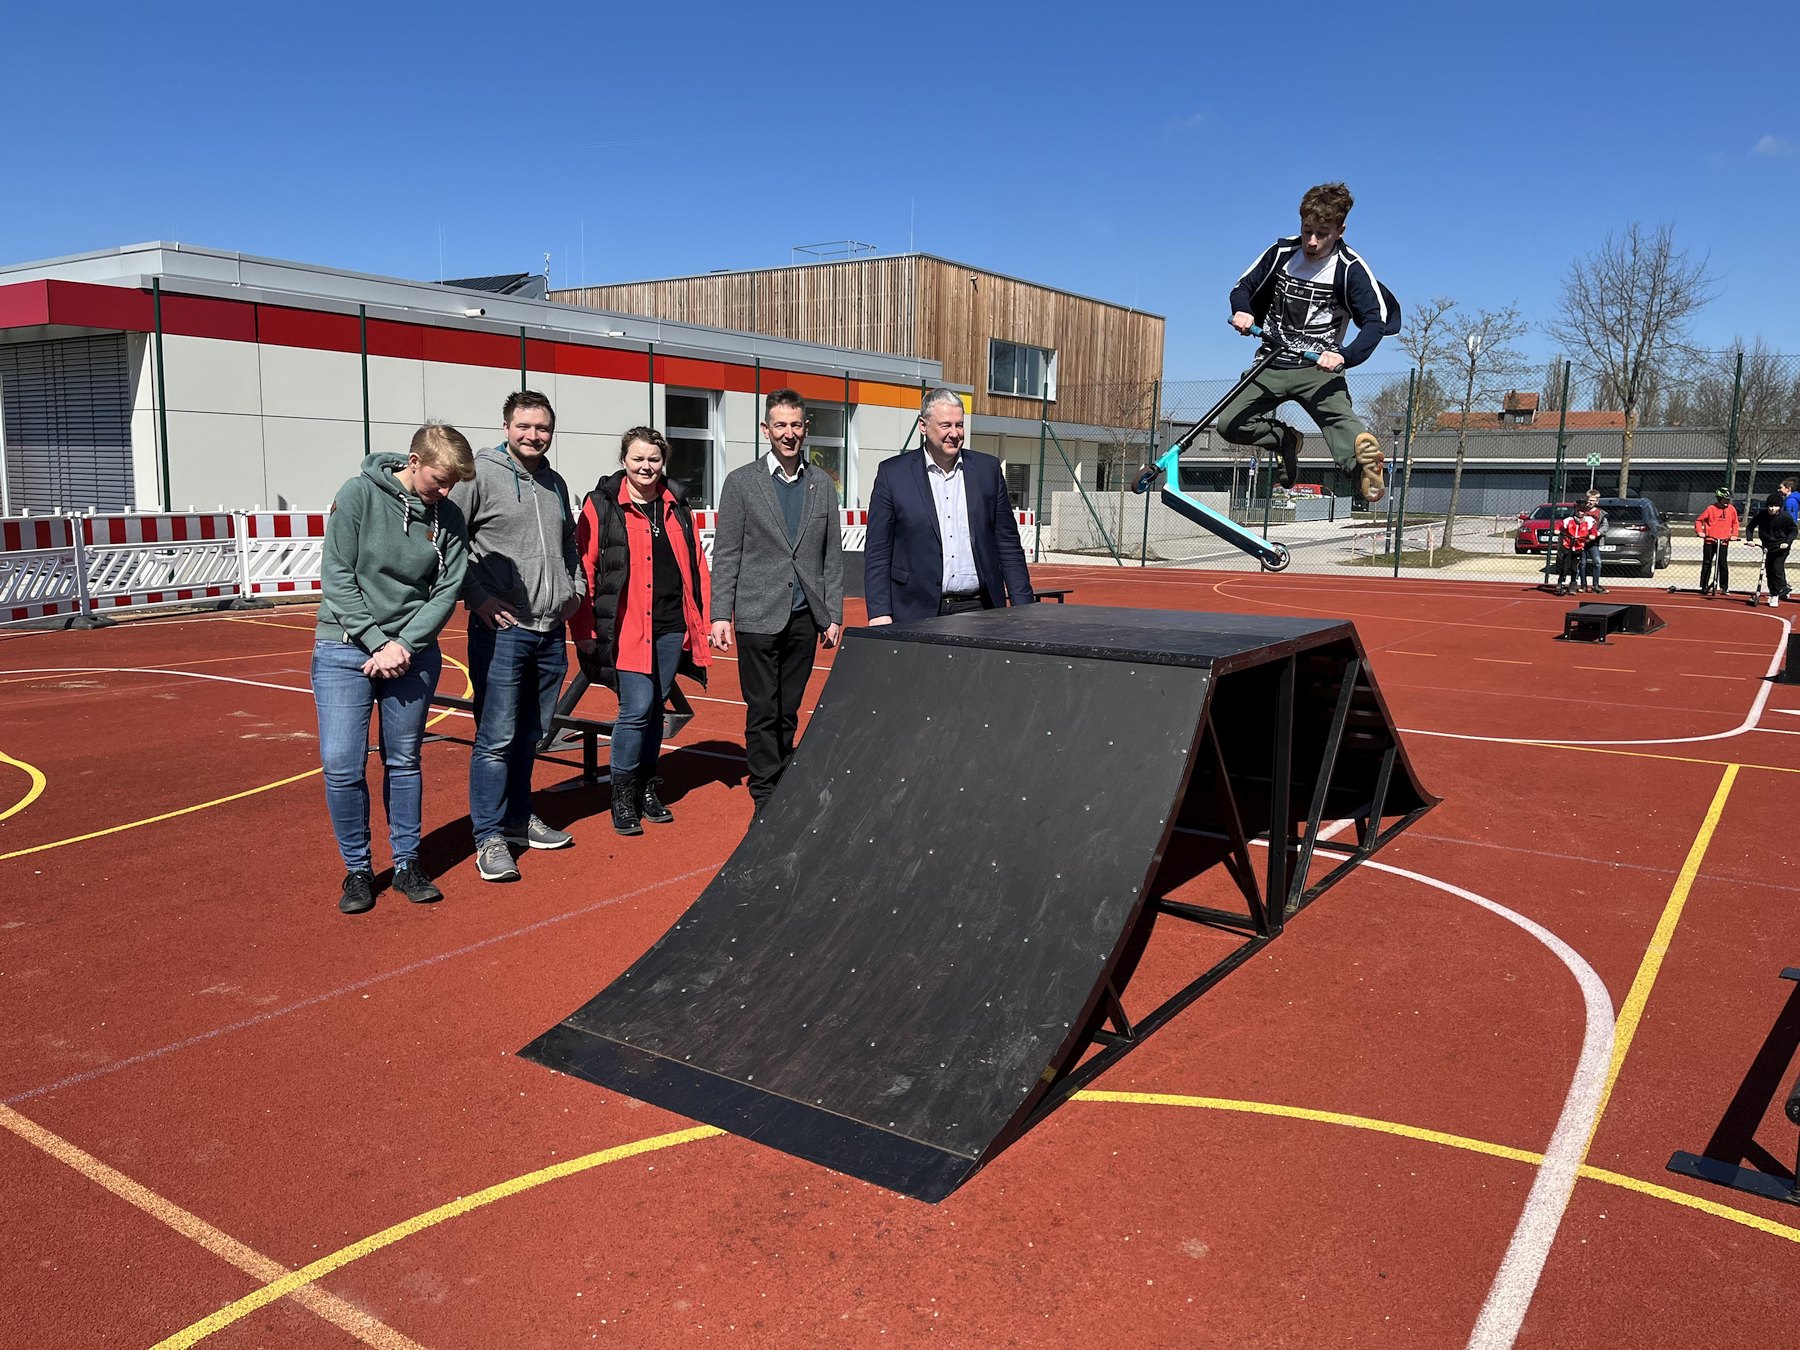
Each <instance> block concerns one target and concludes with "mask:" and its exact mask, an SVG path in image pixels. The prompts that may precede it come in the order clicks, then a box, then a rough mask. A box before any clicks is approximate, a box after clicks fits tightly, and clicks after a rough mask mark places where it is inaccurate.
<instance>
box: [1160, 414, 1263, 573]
mask: <svg viewBox="0 0 1800 1350" xmlns="http://www.w3.org/2000/svg"><path fill="white" fill-rule="evenodd" d="M1180 464H1181V447H1180V446H1179V445H1171V446H1170V447H1169V448H1168V449H1167V450H1165V451H1163V453H1162V454H1161V455H1160V456H1159V457H1158V458H1157V461H1156V467H1157V469H1158V471H1159V472H1161V473H1162V475H1163V486H1162V503H1163V505H1164V506H1166V507H1168V508H1169V509H1170V510H1171V511H1174V512H1175V513H1176V514H1178V515H1180V516H1182V517H1184V518H1186V519H1188V520H1191V521H1193V522H1194V524H1196V525H1198V526H1199V527H1200V528H1201V529H1203V530H1209V531H1211V532H1212V533H1213V534H1215V535H1217V536H1218V537H1219V538H1220V539H1223V540H1224V541H1225V542H1226V543H1228V544H1230V545H1231V546H1232V547H1234V548H1239V549H1242V550H1243V551H1244V552H1245V553H1248V554H1249V555H1250V556H1251V557H1252V558H1255V559H1256V560H1257V561H1258V562H1260V563H1261V564H1262V565H1263V567H1264V568H1265V569H1266V570H1268V571H1270V572H1279V571H1281V570H1282V569H1283V568H1284V567H1286V566H1287V565H1288V563H1290V562H1291V561H1293V559H1292V557H1291V555H1290V554H1289V553H1288V550H1287V547H1286V545H1283V544H1277V543H1272V542H1271V541H1269V540H1267V539H1264V538H1263V537H1262V536H1261V535H1260V534H1253V533H1251V532H1250V531H1249V530H1246V529H1245V528H1244V527H1243V526H1242V525H1240V524H1238V523H1237V522H1236V521H1235V520H1233V519H1231V517H1229V516H1222V515H1220V514H1219V513H1218V512H1217V511H1215V510H1213V509H1212V508H1211V507H1210V506H1207V505H1206V504H1205V503H1203V502H1199V501H1196V500H1195V499H1194V498H1192V497H1190V496H1188V494H1187V493H1186V492H1184V491H1182V489H1181V487H1180V486H1179V485H1180V482H1181V479H1180V477H1179V470H1180Z"/></svg>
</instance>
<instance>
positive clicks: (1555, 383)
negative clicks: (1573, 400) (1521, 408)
mask: <svg viewBox="0 0 1800 1350" xmlns="http://www.w3.org/2000/svg"><path fill="white" fill-rule="evenodd" d="M1568 368H1569V363H1568V362H1567V361H1566V360H1564V359H1563V358H1562V357H1560V356H1553V357H1551V358H1550V364H1549V365H1547V366H1545V367H1544V387H1543V390H1542V391H1541V392H1540V393H1539V395H1538V411H1539V412H1547V413H1551V412H1561V411H1562V395H1563V372H1564V371H1566V370H1568Z"/></svg>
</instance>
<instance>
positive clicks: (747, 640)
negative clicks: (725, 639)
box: [737, 609, 819, 804]
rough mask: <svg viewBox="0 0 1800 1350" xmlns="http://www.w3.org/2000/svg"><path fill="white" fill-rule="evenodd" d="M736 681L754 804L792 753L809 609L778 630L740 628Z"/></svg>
mask: <svg viewBox="0 0 1800 1350" xmlns="http://www.w3.org/2000/svg"><path fill="white" fill-rule="evenodd" d="M737 645H738V685H739V687H740V688H741V689H742V690H743V691H744V704H745V708H744V758H745V759H747V760H748V761H749V763H750V796H751V799H752V800H754V801H756V802H757V803H759V804H760V803H761V802H763V801H766V800H767V799H768V796H769V794H770V793H771V792H773V791H775V784H776V782H777V781H778V780H779V779H780V777H781V771H782V770H783V769H784V768H786V767H787V762H788V758H789V757H790V756H791V755H792V754H793V753H794V731H795V728H797V727H798V726H799V725H800V700H801V698H802V697H803V696H804V695H805V693H806V681H807V677H808V676H810V675H811V674H812V663H813V651H814V649H815V648H816V647H817V646H818V645H819V625H818V624H817V623H816V622H814V620H813V616H812V611H811V610H810V609H797V610H795V611H794V612H793V614H792V615H791V616H790V617H789V619H788V622H787V627H785V628H783V629H782V630H781V631H780V632H779V633H746V632H743V631H742V630H740V631H739V632H738V635H737Z"/></svg>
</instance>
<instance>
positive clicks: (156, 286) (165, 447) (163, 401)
mask: <svg viewBox="0 0 1800 1350" xmlns="http://www.w3.org/2000/svg"><path fill="white" fill-rule="evenodd" d="M150 307H151V313H152V318H153V319H154V321H155V325H156V327H155V333H156V440H157V445H156V453H157V458H158V459H159V460H161V461H162V462H161V465H160V468H161V469H162V508H163V510H165V511H173V510H174V509H175V507H174V505H173V504H172V497H173V493H172V490H171V489H170V486H169V380H168V373H167V372H166V371H165V370H164V369H163V321H162V278H161V277H151V278H150ZM76 528H80V527H79V526H77V527H76Z"/></svg>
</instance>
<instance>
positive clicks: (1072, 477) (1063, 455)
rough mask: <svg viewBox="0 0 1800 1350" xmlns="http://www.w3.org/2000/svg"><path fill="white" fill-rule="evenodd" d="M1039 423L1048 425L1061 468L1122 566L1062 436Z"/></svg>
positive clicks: (1121, 559) (1117, 552)
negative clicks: (1065, 471) (1067, 474)
mask: <svg viewBox="0 0 1800 1350" xmlns="http://www.w3.org/2000/svg"><path fill="white" fill-rule="evenodd" d="M1041 425H1043V426H1045V427H1049V429H1050V439H1051V440H1052V441H1054V442H1056V453H1057V456H1058V457H1059V458H1060V459H1061V460H1062V462H1063V468H1065V469H1067V470H1068V471H1069V481H1070V482H1071V483H1073V484H1074V485H1075V492H1076V494H1077V495H1078V496H1079V497H1080V498H1081V504H1082V505H1083V506H1085V507H1087V513H1088V518H1089V519H1090V520H1092V521H1093V522H1094V528H1095V529H1096V530H1098V531H1099V532H1100V537H1101V538H1102V539H1104V540H1105V541H1106V551H1107V552H1108V553H1110V554H1111V555H1112V560H1113V561H1114V562H1115V563H1117V564H1118V565H1119V566H1120V567H1123V566H1124V565H1125V560H1124V559H1123V558H1121V557H1120V556H1119V549H1118V546H1117V545H1116V544H1114V543H1113V537H1112V535H1111V534H1110V533H1108V531H1107V528H1106V522H1104V521H1103V520H1101V519H1100V513H1099V512H1098V511H1096V510H1095V509H1094V503H1093V502H1092V501H1090V500H1089V499H1088V494H1087V489H1086V488H1084V487H1082V486H1081V475H1080V474H1078V473H1076V472H1075V465H1074V462H1073V461H1072V460H1070V458H1069V452H1068V451H1067V450H1065V449H1063V443H1062V438H1061V437H1060V436H1058V435H1057V434H1056V428H1055V427H1052V426H1050V424H1049V423H1048V422H1044V423H1042V424H1041ZM1039 524H1040V526H1041V524H1042V522H1041V521H1040V522H1039Z"/></svg>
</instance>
